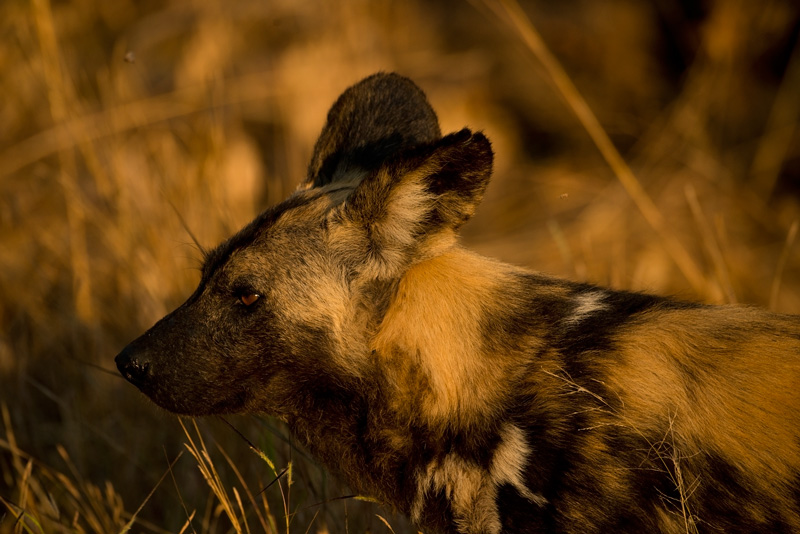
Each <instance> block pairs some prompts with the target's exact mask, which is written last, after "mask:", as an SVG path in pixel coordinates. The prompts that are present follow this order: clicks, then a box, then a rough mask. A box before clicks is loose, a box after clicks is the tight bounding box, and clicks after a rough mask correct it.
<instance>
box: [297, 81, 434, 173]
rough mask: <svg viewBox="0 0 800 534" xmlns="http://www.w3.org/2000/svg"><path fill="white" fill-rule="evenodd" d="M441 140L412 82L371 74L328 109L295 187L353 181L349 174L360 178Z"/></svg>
mask: <svg viewBox="0 0 800 534" xmlns="http://www.w3.org/2000/svg"><path fill="white" fill-rule="evenodd" d="M441 137H442V133H441V130H440V129H439V121H438V119H437V118H436V113H435V112H434V111H433V108H432V107H431V105H430V104H429V103H428V99H427V98H426V97H425V93H423V92H422V90H421V89H420V88H419V87H417V86H416V85H415V84H414V82H412V81H411V80H409V79H408V78H405V77H403V76H400V75H398V74H394V73H377V74H373V75H372V76H370V77H368V78H365V79H364V80H362V81H360V82H358V83H357V84H355V85H353V86H352V87H350V88H349V89H347V90H346V91H345V92H344V93H343V94H342V95H341V96H340V97H339V99H338V100H337V101H336V102H335V103H334V104H333V107H331V109H330V111H329V112H328V120H327V122H326V124H325V126H324V127H323V129H322V133H321V134H320V136H319V139H318V140H317V143H316V145H315V146H314V154H313V156H312V157H311V162H310V164H309V166H308V175H307V177H306V180H305V181H304V182H303V183H302V184H301V186H300V187H301V188H312V187H319V186H323V185H326V184H329V183H331V182H337V181H340V180H346V181H353V180H354V176H353V175H354V174H357V175H359V176H363V175H365V174H366V173H367V172H369V171H372V170H375V169H377V168H378V167H379V166H380V165H382V164H383V162H384V161H386V160H388V159H390V158H392V157H393V156H395V155H396V154H398V153H400V152H403V151H405V150H408V149H409V148H412V147H415V146H417V145H421V144H427V143H431V142H434V141H436V140H438V139H440V138H441ZM356 178H357V177H356Z"/></svg>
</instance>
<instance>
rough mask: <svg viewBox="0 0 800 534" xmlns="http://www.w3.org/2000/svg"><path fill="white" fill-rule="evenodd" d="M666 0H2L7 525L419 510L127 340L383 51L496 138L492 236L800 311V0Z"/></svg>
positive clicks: (382, 520) (437, 102)
mask: <svg viewBox="0 0 800 534" xmlns="http://www.w3.org/2000/svg"><path fill="white" fill-rule="evenodd" d="M146 4H147V5H146ZM667 4H669V3H663V2H662V3H659V2H655V3H652V4H651V3H648V2H640V3H630V2H625V1H622V0H612V1H609V2H602V3H598V2H588V1H587V2H583V1H578V2H571V3H569V4H568V5H567V4H563V5H562V4H561V3H552V2H538V1H533V2H523V3H522V4H520V5H517V4H516V3H515V2H513V1H512V0H485V1H483V0H482V1H480V2H476V1H473V2H472V3H469V2H455V1H453V2H445V3H441V4H440V3H435V4H432V3H423V2H393V1H390V2H369V1H367V0H349V1H347V2H343V3H329V2H319V3H316V2H301V3H297V2H285V1H281V0H276V1H269V2H264V1H262V0H242V1H239V2H235V3H231V2H223V1H216V0H205V1H199V2H182V1H171V2H164V3H150V4H148V3H143V2H134V1H133V0H120V1H119V2H112V3H108V2H99V1H97V0H83V1H81V2H51V1H50V0H31V1H30V2H27V1H22V0H11V1H8V2H3V3H0V31H2V33H3V35H4V36H5V38H4V46H3V47H0V69H2V72H3V73H4V76H2V77H0V91H2V94H3V98H2V99H0V118H2V123H3V128H2V129H0V273H2V278H0V401H2V402H3V403H4V405H5V406H6V407H7V408H4V411H3V430H2V432H0V499H2V500H0V532H15V533H16V532H103V533H108V532H124V531H130V532H196V533H217V532H252V533H255V532H293V533H297V532H299V533H304V532H306V531H315V532H316V531H325V530H330V531H331V532H349V531H351V530H352V531H354V532H356V531H358V532H360V531H362V530H364V529H367V528H370V529H371V531H373V532H386V531H387V526H388V525H391V527H390V528H391V529H392V530H394V531H396V532H404V531H411V529H410V527H408V526H407V525H406V524H405V523H404V522H403V521H402V520H401V519H398V518H394V517H389V516H386V514H385V513H384V512H382V511H380V510H379V509H378V508H376V507H375V506H374V505H373V504H372V503H368V502H365V501H363V500H356V499H349V498H342V497H347V496H349V495H350V493H351V492H350V491H349V490H348V489H347V488H345V487H342V486H341V485H339V484H337V483H335V482H334V481H333V480H331V479H330V478H329V477H328V475H327V474H326V473H325V472H324V471H323V470H322V469H320V468H319V467H318V466H317V465H316V464H314V462H313V461H311V460H310V459H308V458H307V457H306V456H305V454H304V453H303V452H302V451H299V450H297V449H296V448H295V447H294V446H293V444H292V442H291V439H290V438H287V437H286V436H287V433H286V429H285V428H282V427H281V426H280V425H278V424H277V423H274V422H271V421H269V420H262V419H257V418H243V419H236V420H235V421H234V422H233V424H235V426H236V428H237V429H238V430H236V431H234V430H233V429H232V427H231V426H229V425H227V424H225V423H224V422H221V421H218V420H209V421H203V422H201V423H200V425H199V426H197V425H196V424H194V423H191V424H188V425H186V426H185V427H184V428H183V430H182V429H181V425H179V424H176V419H175V418H173V417H172V416H168V415H165V414H163V413H160V412H158V411H157V410H156V409H155V408H154V407H153V406H151V405H150V404H148V403H147V402H146V401H145V400H144V399H143V398H142V397H141V395H140V394H139V393H138V392H137V391H135V389H134V388H132V387H130V386H129V385H128V384H126V383H124V381H123V380H122V379H121V378H120V377H119V376H117V373H116V371H115V369H114V367H113V356H114V355H115V354H116V353H117V352H118V351H119V350H120V349H121V348H122V347H123V346H124V345H125V343H126V342H127V341H129V340H130V339H133V338H134V337H136V336H137V335H138V334H140V333H141V332H142V331H143V330H144V329H145V328H147V327H148V326H150V325H151V324H152V323H153V322H154V321H156V320H157V319H159V318H160V317H161V316H163V315H164V314H165V313H167V312H168V311H169V310H170V309H172V308H173V307H174V306H176V305H178V304H179V303H180V302H182V300H183V299H184V298H185V297H186V296H187V295H188V294H189V293H190V292H191V291H192V289H193V286H194V285H195V284H196V283H197V280H198V279H199V273H198V271H197V267H198V265H199V260H200V253H199V251H198V250H197V249H196V247H195V246H194V245H193V244H192V240H193V238H192V236H191V235H190V232H191V234H193V235H194V236H195V237H196V238H197V241H198V242H199V244H200V245H201V246H203V247H210V246H213V245H214V244H216V243H217V242H219V241H220V240H222V239H224V238H225V237H227V236H228V235H229V234H230V233H231V232H233V231H234V230H236V229H237V228H238V227H240V226H241V225H243V224H244V223H246V222H247V221H249V220H250V219H251V218H252V217H253V216H254V215H255V214H256V213H257V212H258V211H259V210H260V209H262V208H264V207H266V206H267V205H270V204H272V203H275V202H277V201H279V200H281V199H282V198H284V197H285V196H286V195H287V194H288V193H289V192H291V191H292V190H293V189H294V187H295V185H296V184H297V183H298V182H299V181H300V180H301V179H302V178H303V177H304V175H305V165H306V163H307V160H308V158H309V157H310V152H311V148H312V146H313V142H314V140H315V138H316V135H317V134H318V133H319V130H320V128H321V126H322V123H323V120H324V117H325V114H326V112H327V109H328V107H329V106H330V104H331V103H332V102H333V100H334V99H335V98H336V97H337V96H338V94H339V93H340V92H341V91H342V90H343V89H344V88H346V87H347V86H348V85H350V84H352V83H354V82H355V81H357V80H359V79H360V78H362V77H364V76H366V75H368V74H371V73H372V72H375V71H377V70H387V71H390V70H396V71H398V72H400V73H402V74H405V75H407V76H410V77H411V78H413V79H415V80H416V81H417V82H418V83H419V84H420V85H421V86H422V87H423V88H424V89H425V90H426V92H427V93H428V95H429V98H430V100H431V102H432V104H433V106H434V108H435V109H436V110H437V112H438V113H439V116H440V120H441V122H442V129H443V131H446V132H448V131H454V130H457V129H459V128H461V127H462V126H465V125H467V126H470V127H472V128H475V129H483V130H484V131H485V132H486V133H487V135H488V136H489V137H490V138H491V139H492V141H493V144H494V147H495V151H496V154H497V157H496V174H495V178H494V181H493V183H492V185H491V186H490V188H489V191H488V193H487V197H486V199H485V201H484V204H483V205H482V207H481V209H480V210H479V211H478V214H477V216H476V217H475V219H474V220H473V221H472V222H471V223H470V224H469V225H467V227H466V228H465V229H464V240H465V242H466V243H467V245H468V246H470V247H472V248H474V249H477V250H478V251H479V252H482V253H484V254H487V255H491V256H495V257H498V258H500V259H504V260H506V261H511V262H514V263H518V264H522V265H526V266H529V267H531V268H535V269H540V270H543V271H546V272H550V273H554V274H558V275H562V276H566V277H569V278H573V279H579V280H585V281H589V282H594V283H600V284H605V285H611V286H614V287H618V288H632V289H637V290H647V291H653V292H658V293H662V294H678V295H681V296H683V297H686V298H693V299H699V300H704V301H707V302H713V303H728V302H739V303H746V304H755V305H760V306H764V307H769V308H771V309H774V310H777V311H782V312H794V313H796V312H798V310H800V254H798V251H797V243H796V241H797V239H796V236H797V229H798V220H800V202H798V198H799V197H800V187H798V183H799V182H800V180H798V172H800V134H798V127H797V125H798V117H800V101H799V100H798V99H797V98H796V95H797V94H800V52H798V50H800V46H798V44H797V38H796V26H797V24H798V22H797V21H798V18H800V13H798V11H799V9H800V8H798V6H797V5H795V4H796V3H794V2H791V1H788V0H786V1H784V0H768V1H767V2H762V3H757V4H758V5H756V3H746V2H735V1H732V0H730V1H729V0H723V1H720V2H715V3H713V5H710V6H708V7H707V12H691V10H688V11H681V9H680V8H678V7H667ZM751 4H752V5H751ZM793 32H794V33H793ZM243 437H244V439H243ZM252 451H256V452H257V455H254V454H253V452H252ZM184 452H188V454H185V453H184ZM182 453H183V454H182ZM667 461H669V458H667ZM678 468H679V465H678V463H677V462H675V469H674V472H675V473H676V476H678V475H679V474H680V471H679V469H678ZM290 497H291V498H290ZM376 514H380V515H376ZM687 518H688V519H687V529H689V526H690V521H689V519H691V513H690V512H688V513H687Z"/></svg>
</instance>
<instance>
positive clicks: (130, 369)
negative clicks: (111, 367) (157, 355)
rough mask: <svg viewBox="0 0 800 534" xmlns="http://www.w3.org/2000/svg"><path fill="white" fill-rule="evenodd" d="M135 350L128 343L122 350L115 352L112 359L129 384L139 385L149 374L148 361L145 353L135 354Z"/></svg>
mask: <svg viewBox="0 0 800 534" xmlns="http://www.w3.org/2000/svg"><path fill="white" fill-rule="evenodd" d="M136 352H137V351H134V350H132V349H131V346H130V345H128V346H127V347H125V348H124V349H123V350H122V352H120V353H119V354H117V357H116V358H114V361H115V362H116V364H117V369H119V372H120V373H122V376H124V377H125V378H126V379H127V380H128V381H129V382H130V383H131V384H133V385H135V386H137V387H140V386H142V385H143V384H144V383H145V382H146V381H147V379H148V377H149V376H150V361H149V359H148V358H147V357H146V355H143V354H136Z"/></svg>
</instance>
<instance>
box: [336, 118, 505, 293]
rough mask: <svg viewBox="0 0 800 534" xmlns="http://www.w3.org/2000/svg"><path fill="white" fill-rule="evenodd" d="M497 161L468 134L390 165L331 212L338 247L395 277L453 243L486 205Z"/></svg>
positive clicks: (478, 136) (482, 139)
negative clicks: (481, 203) (485, 198)
mask: <svg viewBox="0 0 800 534" xmlns="http://www.w3.org/2000/svg"><path fill="white" fill-rule="evenodd" d="M492 161H493V153H492V147H491V143H489V140H488V139H487V138H486V136H485V135H483V134H482V133H472V132H471V131H470V130H467V129H464V130H461V131H460V132H457V133H454V134H451V135H448V136H446V137H444V138H442V139H440V140H439V141H437V142H435V143H432V144H430V145H427V146H424V147H417V149H415V150H412V151H411V152H409V153H406V154H404V155H403V156H401V157H397V158H395V159H394V160H392V161H389V162H387V163H386V164H385V165H384V166H383V167H381V168H380V169H378V170H377V171H375V172H372V173H370V174H369V175H367V176H366V177H365V178H364V179H363V180H362V181H361V183H359V184H358V185H357V186H356V187H355V189H354V190H353V192H352V193H351V194H350V196H349V197H348V198H347V200H345V202H344V204H342V205H340V206H338V207H337V208H336V209H335V210H333V211H332V212H331V215H330V217H331V219H330V221H331V223H332V224H331V225H330V227H331V228H332V231H334V232H336V233H338V235H336V236H332V237H334V239H332V242H333V243H340V244H341V246H344V247H349V248H350V250H351V251H361V252H356V253H357V254H359V255H361V256H363V257H361V258H359V260H358V261H359V262H361V263H363V264H364V265H365V266H367V268H368V269H372V270H373V272H375V273H380V274H379V275H377V274H376V276H379V277H391V276H396V275H397V274H399V272H401V271H402V269H404V268H405V266H407V265H409V264H410V263H411V262H413V261H415V260H419V259H423V258H425V257H430V256H431V255H432V254H436V253H439V252H441V251H443V249H445V248H447V247H449V246H451V245H452V244H453V243H454V242H455V235H456V230H458V228H459V227H460V226H461V225H462V224H464V223H465V222H466V221H467V220H468V219H469V218H470V217H471V216H472V215H473V213H475V208H476V207H477V205H478V203H479V202H480V201H481V199H482V198H483V193H484V191H485V190H486V186H487V184H488V183H489V178H490V176H491V173H492ZM342 252H343V253H344V252H347V251H342ZM370 265H372V266H373V267H369V266H370Z"/></svg>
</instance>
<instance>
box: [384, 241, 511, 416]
mask: <svg viewBox="0 0 800 534" xmlns="http://www.w3.org/2000/svg"><path fill="white" fill-rule="evenodd" d="M513 270H514V269H513V268H512V267H509V266H507V265H503V264H499V263H495V262H493V261H491V260H487V259H484V258H481V257H480V256H477V255H475V254H472V253H469V252H466V251H464V250H462V249H460V248H455V249H453V250H451V251H449V252H447V253H445V254H443V255H441V256H438V257H436V258H433V259H430V260H427V261H424V262H421V263H419V264H417V265H415V266H413V267H412V268H411V269H409V270H408V271H407V272H406V274H405V276H404V277H403V279H402V280H401V281H400V284H399V287H398V289H397V293H396V296H395V299H394V301H393V302H392V304H391V306H390V308H389V310H388V311H387V313H386V315H385V317H384V320H383V322H382V324H381V326H380V328H379V331H378V333H377V335H376V336H375V338H374V339H373V341H372V348H373V349H374V350H375V351H376V353H377V354H378V355H379V357H383V358H384V360H385V361H384V364H386V365H388V366H389V369H387V373H386V374H387V375H388V376H389V377H390V378H394V386H395V388H396V389H397V390H398V391H397V392H396V393H395V394H393V395H392V396H393V398H395V399H397V402H398V404H401V405H402V404H405V403H407V402H408V401H409V399H412V398H414V397H415V396H417V395H418V394H419V392H418V391H414V390H412V391H404V390H406V389H413V388H415V384H414V383H413V382H412V383H409V382H408V381H406V380H405V378H404V377H402V376H397V374H398V373H400V374H402V373H405V372H407V369H420V370H421V372H422V374H423V375H424V377H425V379H426V382H427V385H428V391H427V393H426V394H425V396H424V398H423V399H422V402H423V404H422V412H423V416H425V417H427V418H429V419H430V420H431V421H436V422H439V423H443V422H446V421H448V420H449V418H451V417H453V418H455V419H456V421H457V422H458V423H461V424H470V423H474V422H477V419H476V418H479V417H491V416H492V414H491V411H490V410H489V409H487V408H489V407H491V406H498V405H499V404H500V403H498V402H496V401H497V399H498V397H500V396H502V395H503V392H504V391H505V388H504V387H503V383H504V380H505V379H507V378H508V373H509V372H510V368H511V367H512V362H509V361H507V358H504V356H503V355H492V354H485V353H484V352H483V347H482V339H481V325H480V320H481V317H482V315H483V313H484V311H485V310H487V309H491V307H496V306H501V305H502V303H500V302H496V300H497V299H495V298H494V294H495V292H496V290H497V288H498V287H499V286H501V285H503V284H507V283H509V277H510V275H511V273H512V272H513ZM398 354H399V355H402V358H405V359H406V360H407V361H405V362H393V361H392V356H393V355H398ZM418 387H419V384H418V383H417V384H416V388H418Z"/></svg>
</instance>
